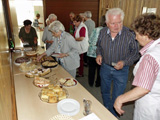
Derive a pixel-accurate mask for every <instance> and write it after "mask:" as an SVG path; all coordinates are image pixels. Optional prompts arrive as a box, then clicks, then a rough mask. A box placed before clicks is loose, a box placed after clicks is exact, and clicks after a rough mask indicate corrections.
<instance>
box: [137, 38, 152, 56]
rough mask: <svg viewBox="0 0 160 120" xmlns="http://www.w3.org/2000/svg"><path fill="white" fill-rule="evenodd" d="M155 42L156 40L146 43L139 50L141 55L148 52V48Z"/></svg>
mask: <svg viewBox="0 0 160 120" xmlns="http://www.w3.org/2000/svg"><path fill="white" fill-rule="evenodd" d="M153 43H154V40H152V41H151V42H149V43H148V44H147V45H145V46H144V47H143V48H142V49H141V50H140V51H139V52H140V54H141V55H144V54H145V53H146V51H147V50H148V48H149V47H150V46H151V45H152V44H153Z"/></svg>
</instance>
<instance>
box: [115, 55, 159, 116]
mask: <svg viewBox="0 0 160 120" xmlns="http://www.w3.org/2000/svg"><path fill="white" fill-rule="evenodd" d="M158 71H159V64H158V62H157V61H156V60H155V59H154V58H153V57H152V56H150V55H145V56H144V57H143V58H142V60H141V63H140V64H139V67H138V70H137V72H136V74H135V77H134V80H133V83H132V85H134V86H137V87H135V88H134V89H133V90H130V91H129V92H127V93H125V94H123V95H121V96H119V97H118V98H117V99H116V101H115V104H114V107H115V109H116V111H117V112H118V113H119V114H120V115H121V114H123V113H124V111H123V110H122V109H121V107H122V104H123V103H125V102H128V101H133V100H136V99H139V98H140V97H143V96H144V95H146V94H147V93H148V92H150V91H151V89H152V87H153V84H154V82H155V79H156V78H157V74H158Z"/></svg>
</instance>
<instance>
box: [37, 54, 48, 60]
mask: <svg viewBox="0 0 160 120" xmlns="http://www.w3.org/2000/svg"><path fill="white" fill-rule="evenodd" d="M45 55H46V53H45V52H44V53H42V54H41V55H39V56H38V57H37V61H38V62H39V61H40V60H41V59H42V57H43V56H45Z"/></svg>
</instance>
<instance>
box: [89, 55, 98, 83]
mask: <svg viewBox="0 0 160 120" xmlns="http://www.w3.org/2000/svg"><path fill="white" fill-rule="evenodd" d="M88 65H89V69H88V83H89V85H90V86H93V84H94V79H95V75H96V70H97V78H96V84H97V85H100V83H101V79H100V65H98V64H97V63H96V58H93V57H88Z"/></svg>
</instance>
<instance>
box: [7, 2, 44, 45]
mask: <svg viewBox="0 0 160 120" xmlns="http://www.w3.org/2000/svg"><path fill="white" fill-rule="evenodd" d="M9 7H10V12H11V22H12V27H13V38H14V41H15V47H22V46H23V45H22V42H21V41H20V39H19V37H18V33H19V30H20V28H21V27H22V26H23V21H24V20H26V19H29V20H31V21H32V26H33V21H34V19H35V18H36V14H37V13H39V14H40V19H39V22H41V23H43V24H40V27H41V28H44V25H45V24H44V13H43V0H38V1H37V0H9ZM37 35H38V45H40V46H43V45H44V44H43V42H42V40H41V38H42V35H43V31H40V30H37Z"/></svg>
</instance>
